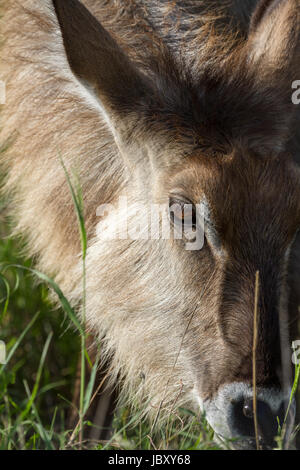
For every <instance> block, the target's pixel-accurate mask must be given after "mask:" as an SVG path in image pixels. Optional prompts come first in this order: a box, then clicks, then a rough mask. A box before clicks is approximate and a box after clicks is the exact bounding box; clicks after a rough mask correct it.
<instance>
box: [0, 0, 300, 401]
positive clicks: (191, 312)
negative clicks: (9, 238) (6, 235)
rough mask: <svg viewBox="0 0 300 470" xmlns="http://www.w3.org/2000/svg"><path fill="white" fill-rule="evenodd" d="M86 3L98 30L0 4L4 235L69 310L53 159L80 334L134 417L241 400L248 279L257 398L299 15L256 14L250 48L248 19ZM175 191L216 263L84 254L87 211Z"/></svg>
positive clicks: (99, 244) (267, 359) (171, 256)
mask: <svg viewBox="0 0 300 470" xmlns="http://www.w3.org/2000/svg"><path fill="white" fill-rule="evenodd" d="M83 3H84V4H85V5H86V6H87V7H88V8H89V9H90V11H91V12H92V13H93V14H94V15H95V18H97V19H98V20H100V21H101V25H102V26H100V24H99V23H98V21H96V19H95V18H94V17H92V16H91V15H90V14H89V13H88V12H87V11H86V10H85V9H83V8H82V7H80V5H79V4H78V2H77V1H76V2H75V1H73V0H69V1H65V2H62V1H58V0H57V1H54V2H53V4H54V6H55V11H54V8H53V5H52V2H51V1H49V0H44V1H42V2H39V3H38V4H37V2H34V1H33V0H26V1H23V2H22V3H21V2H18V1H16V0H8V1H7V0H6V1H5V3H4V2H3V6H2V8H3V12H4V16H3V18H2V20H1V22H2V25H1V31H2V37H3V39H4V45H3V47H2V52H1V78H2V79H4V80H5V81H6V83H7V103H6V105H5V106H3V108H2V112H1V133H0V138H1V143H2V145H3V146H7V149H6V151H5V152H3V153H2V155H3V157H2V161H3V165H5V167H6V168H7V171H8V173H9V176H8V180H7V183H6V188H5V189H6V190H7V191H11V192H12V193H13V196H14V197H13V200H14V206H13V207H12V213H13V215H14V218H15V220H16V230H17V231H19V232H21V233H24V234H26V235H27V238H28V247H29V251H30V253H31V254H34V255H35V256H36V258H37V263H38V266H39V267H40V269H42V270H44V271H46V272H47V273H49V274H51V275H54V276H55V279H56V280H57V282H59V283H60V285H61V287H62V289H63V291H64V292H65V293H66V295H67V296H68V297H70V298H71V299H72V302H73V303H74V304H75V305H76V304H78V302H79V301H80V298H81V281H80V280H81V264H80V262H79V257H80V245H79V235H78V229H77V221H76V216H75V214H74V209H73V205H72V200H71V196H70V193H69V190H68V187H67V183H66V181H65V175H64V172H63V169H62V167H61V165H60V160H59V157H60V155H61V156H62V157H63V159H64V161H65V163H66V165H67V168H68V169H72V168H75V169H76V170H77V171H78V173H79V175H80V179H81V184H82V188H83V195H84V204H85V219H86V227H87V233H88V238H89V249H88V256H87V316H88V323H89V326H90V327H91V328H93V329H94V330H95V331H96V332H97V333H98V334H99V337H103V338H104V339H103V341H104V343H105V344H106V354H107V355H108V356H109V357H110V360H111V363H112V375H113V377H114V378H116V377H118V379H119V380H120V381H122V380H124V381H125V384H126V387H124V389H125V390H127V392H128V394H129V395H131V396H132V395H133V393H135V394H136V396H137V397H138V400H137V401H138V402H139V403H140V401H142V402H144V403H146V402H147V405H148V410H151V409H152V410H153V409H154V410H156V409H157V407H158V406H159V403H160V401H161V399H162V397H163V398H164V406H163V409H164V410H170V409H171V408H172V406H173V403H174V400H175V399H176V400H177V404H178V405H179V404H186V403H191V402H193V400H194V394H195V393H197V394H200V396H201V397H202V399H205V398H208V397H212V396H213V395H214V394H215V393H216V391H217V390H218V388H219V387H220V386H221V385H222V384H224V383H230V382H232V381H239V380H242V381H248V382H249V383H251V370H252V369H251V350H252V334H253V326H252V325H253V307H254V305H253V298H254V278H255V272H256V270H259V271H260V273H261V295H260V335H259V347H258V383H259V384H260V385H278V384H279V382H280V379H281V377H280V376H278V375H277V374H276V371H277V369H278V367H279V366H280V363H281V354H280V332H279V321H278V320H279V316H280V308H279V305H283V303H284V301H283V296H282V292H285V291H286V275H285V269H286V251H287V250H288V248H289V247H290V245H291V243H292V241H293V239H294V237H295V233H296V231H297V228H298V226H299V222H300V205H299V201H300V199H299V196H300V189H299V176H300V175H299V169H298V168H297V166H296V164H295V162H294V161H293V157H294V155H291V152H290V149H291V148H294V149H295V148H297V147H295V145H294V147H293V142H294V126H295V123H296V118H295V111H294V106H293V105H292V103H291V86H290V85H291V82H292V80H294V79H297V78H299V77H298V74H299V56H298V54H299V53H298V50H299V3H298V1H296V0H290V1H287V2H282V5H281V4H280V5H277V6H276V8H274V9H272V11H271V12H269V14H268V11H267V12H266V13H265V14H263V13H262V8H263V7H262V6H260V7H259V8H260V10H259V12H258V13H256V16H255V19H254V20H253V23H252V27H251V31H250V33H249V34H248V33H247V31H248V25H249V23H250V12H251V11H253V8H254V6H255V5H254V4H255V2H251V1H249V2H245V3H243V5H244V6H243V7H241V4H240V3H239V4H238V3H237V2H231V1H228V2H222V3H224V5H223V6H222V8H218V7H217V3H219V2H212V7H211V9H208V8H206V7H204V3H205V2H203V3H202V2H197V5H198V6H197V8H196V6H195V5H196V4H195V2H192V1H190V2H180V3H179V2H178V3H177V2H174V3H173V2H172V5H173V4H174V9H171V8H169V6H171V4H170V5H169V4H168V3H166V2H163V1H158V2H152V1H141V0H140V1H136V2H134V1H133V0H130V1H128V2H126V7H124V2H121V1H118V0H115V1H113V0H109V1H96V0H86V1H84V2H83ZM264 3H265V2H264ZM278 3H280V2H278ZM200 4H201V6H202V9H201V6H199V5H200ZM193 7H195V8H196V10H197V15H196V14H194V11H193ZM198 8H199V9H198ZM55 13H56V14H57V16H58V20H57V17H56V14H55ZM174 15H175V16H174ZM70 18H71V19H72V22H71V21H70ZM194 18H195V19H194ZM231 18H232V21H231ZM165 19H167V20H166V21H165ZM175 19H176V21H175ZM174 24H175V25H176V27H175V28H173V26H174ZM60 28H61V30H62V33H61V31H60ZM104 28H105V29H104ZM182 31H185V34H182V35H181V32H182ZM70 68H71V69H72V72H73V73H74V75H75V76H76V77H77V79H79V80H81V82H82V83H86V82H88V84H89V87H88V89H87V91H83V87H82V85H81V84H80V83H79V82H78V81H77V79H76V78H75V76H74V75H72V74H71V72H70ZM90 88H92V89H93V91H92V92H91V94H90V98H87V96H88V95H89V89H90ZM93 94H95V95H97V99H99V100H100V102H101V106H102V107H103V108H104V110H105V112H104V113H103V114H102V115H101V113H100V112H99V110H98V109H97V107H96V106H94V104H93V103H94V101H93V100H94V98H93ZM95 101H96V99H95ZM106 115H107V116H108V117H107V116H106ZM178 188H180V190H181V192H183V193H184V194H185V195H186V196H187V197H188V198H189V199H190V200H191V201H193V202H195V203H196V202H198V201H199V199H201V197H203V195H205V197H206V200H207V202H208V204H209V206H210V209H211V217H212V220H213V225H214V229H215V230H216V231H217V233H218V237H219V239H220V240H221V245H222V250H223V251H222V255H220V253H218V250H217V249H216V247H215V246H214V244H213V243H212V241H211V240H209V239H207V240H206V242H205V246H204V248H203V249H202V250H201V251H199V252H197V253H194V252H186V251H185V250H184V248H183V246H182V242H181V241H176V240H159V241H155V240H153V241H132V240H123V241H115V242H103V241H101V240H98V239H97V237H96V224H97V223H98V222H99V220H98V218H97V216H96V209H97V207H98V206H99V205H100V204H103V203H106V202H114V201H116V200H117V198H118V196H119V195H121V194H123V195H124V194H126V195H127V197H128V199H129V201H130V203H131V204H132V205H134V204H135V203H136V202H138V201H142V202H148V203H149V202H154V203H158V202H165V203H167V202H168V199H169V195H170V192H172V191H174V190H175V189H176V190H177V191H178ZM295 298H296V299H297V295H295ZM295 301H296V302H297V300H295ZM179 392H180V393H179ZM178 394H180V397H179V398H178Z"/></svg>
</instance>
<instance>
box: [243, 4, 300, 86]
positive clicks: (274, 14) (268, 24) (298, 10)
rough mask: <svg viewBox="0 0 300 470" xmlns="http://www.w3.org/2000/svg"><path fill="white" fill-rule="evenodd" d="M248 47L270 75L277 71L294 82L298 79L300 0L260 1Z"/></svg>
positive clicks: (254, 59)
mask: <svg viewBox="0 0 300 470" xmlns="http://www.w3.org/2000/svg"><path fill="white" fill-rule="evenodd" d="M248 46H249V49H248V51H249V54H250V59H252V60H253V61H254V62H255V63H256V64H258V65H261V70H263V71H265V72H266V74H267V75H269V74H268V72H271V74H272V73H273V74H274V73H275V72H277V71H278V72H279V73H283V75H284V77H287V78H289V79H291V80H294V79H296V78H299V72H300V61H299V59H300V49H299V46H300V2H299V0H260V1H259V2H258V5H257V8H256V10H255V11H254V14H253V16H252V19H251V25H250V32H249V40H248ZM252 60H251V62H252ZM297 75H298V77H297ZM289 89H291V88H289Z"/></svg>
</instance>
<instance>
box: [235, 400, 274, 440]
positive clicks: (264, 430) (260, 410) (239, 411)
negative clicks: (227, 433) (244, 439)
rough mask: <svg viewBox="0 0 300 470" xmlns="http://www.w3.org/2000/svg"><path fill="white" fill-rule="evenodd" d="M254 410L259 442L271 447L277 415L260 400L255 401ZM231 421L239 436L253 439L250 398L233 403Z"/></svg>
mask: <svg viewBox="0 0 300 470" xmlns="http://www.w3.org/2000/svg"><path fill="white" fill-rule="evenodd" d="M256 410H257V421H258V433H259V437H260V441H261V442H264V443H265V444H266V445H270V446H271V445H273V444H274V437H275V436H276V434H277V431H278V422H277V419H276V416H277V413H276V414H274V413H273V412H272V410H271V408H270V406H269V405H268V404H267V403H265V402H264V401H261V400H257V406H256ZM231 419H232V424H233V428H234V429H235V430H236V431H237V433H238V434H239V435H240V436H248V437H252V438H254V437H255V429H254V411H253V400H252V398H250V397H249V398H248V397H247V398H245V399H242V400H239V401H238V402H235V403H234V404H233V408H232V415H231Z"/></svg>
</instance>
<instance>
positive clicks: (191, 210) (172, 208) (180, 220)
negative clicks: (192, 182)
mask: <svg viewBox="0 0 300 470" xmlns="http://www.w3.org/2000/svg"><path fill="white" fill-rule="evenodd" d="M169 213H170V219H171V221H172V223H173V224H174V225H177V226H180V225H181V226H182V227H183V228H185V229H187V228H189V229H190V228H193V229H194V228H196V208H195V206H194V204H191V203H186V202H183V201H174V200H170V204H169Z"/></svg>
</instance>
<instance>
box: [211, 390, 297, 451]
mask: <svg viewBox="0 0 300 470" xmlns="http://www.w3.org/2000/svg"><path fill="white" fill-rule="evenodd" d="M288 402H289V396H288V394H287V393H285V394H284V393H283V392H282V391H281V390H280V389H277V388H258V389H257V394H256V426H255V420H254V415H255V413H254V406H253V390H252V387H251V386H250V385H248V384H246V383H242V382H235V383H232V384H227V385H224V386H222V387H221V388H220V389H219V391H218V393H217V394H216V395H215V397H214V398H213V399H211V400H205V401H204V403H203V405H204V411H205V414H206V418H207V421H208V422H209V424H210V425H211V426H212V428H213V429H214V431H215V432H216V434H217V438H218V441H219V442H221V443H223V444H225V445H226V446H229V448H233V449H240V450H243V449H245V450H246V449H253V450H255V449H256V448H257V444H258V446H259V448H260V449H272V448H274V447H276V446H277V445H278V444H277V442H276V437H278V436H280V430H281V428H282V426H283V424H285V426H284V428H285V435H284V437H283V444H284V446H285V447H288V445H289V440H290V435H291V430H292V426H293V423H294V415H295V405H294V403H292V404H291V406H290V408H289V413H288V416H287V419H285V418H286V412H287V407H288ZM256 437H257V439H256ZM281 438H282V435H281Z"/></svg>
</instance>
